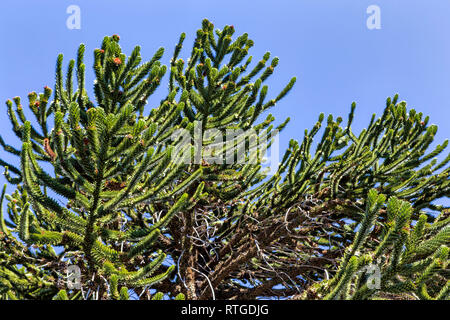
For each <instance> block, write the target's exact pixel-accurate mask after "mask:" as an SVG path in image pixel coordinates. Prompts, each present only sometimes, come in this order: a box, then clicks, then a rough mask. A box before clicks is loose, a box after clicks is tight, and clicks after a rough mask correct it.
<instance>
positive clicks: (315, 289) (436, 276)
mask: <svg viewBox="0 0 450 320" xmlns="http://www.w3.org/2000/svg"><path fill="white" fill-rule="evenodd" d="M385 200H386V197H385V196H384V195H383V194H378V192H377V191H376V190H374V189H372V190H371V191H370V192H369V194H368V198H367V202H366V210H365V213H364V218H363V219H362V221H361V223H360V225H359V230H358V232H357V233H356V235H355V238H354V240H353V242H352V244H351V245H350V246H348V247H347V249H346V252H345V254H344V256H343V258H342V260H341V261H340V264H339V267H338V269H337V273H336V274H335V276H334V277H333V278H332V279H330V280H325V281H322V282H320V283H317V284H315V285H313V286H311V287H309V288H308V290H305V291H304V292H303V293H302V295H300V296H299V297H298V298H303V299H306V298H308V299H325V300H329V299H347V300H352V299H355V300H362V299H401V300H415V299H424V300H432V299H433V300H441V299H448V298H449V295H450V292H449V285H450V280H449V279H448V278H449V272H448V271H449V270H448V268H447V267H448V263H449V247H448V244H449V242H450V225H449V222H450V217H449V216H448V214H447V215H445V214H441V215H439V216H437V217H436V218H435V219H433V221H432V222H431V223H429V222H427V221H428V217H427V216H426V215H425V214H422V215H420V217H419V219H418V221H417V223H416V224H415V225H414V226H412V225H411V215H412V213H413V207H412V206H411V204H410V203H408V202H406V201H403V200H399V199H398V198H397V197H395V196H392V197H391V198H390V199H389V201H388V203H387V205H384V203H385ZM383 208H384V209H383ZM382 212H385V213H386V220H385V221H384V223H383V224H381V225H380V227H379V228H377V225H376V224H375V222H376V220H377V217H378V215H380V214H381V213H382Z"/></svg>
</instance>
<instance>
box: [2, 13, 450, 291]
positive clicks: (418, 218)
mask: <svg viewBox="0 0 450 320" xmlns="http://www.w3.org/2000/svg"><path fill="white" fill-rule="evenodd" d="M234 32H235V30H234V27H233V26H226V27H225V28H224V29H222V30H214V26H213V25H212V23H210V22H209V21H207V20H204V21H203V24H202V28H201V29H200V30H198V31H197V37H196V39H195V42H194V46H193V48H192V52H191V55H190V57H189V59H187V61H186V62H185V61H184V60H183V59H181V58H179V55H180V53H181V49H182V44H183V41H184V38H185V35H184V34H182V35H181V37H180V40H179V42H178V44H177V45H176V47H175V52H174V55H173V57H172V59H171V61H170V74H169V76H168V81H167V82H168V92H167V95H166V96H165V98H164V99H162V100H161V102H160V103H159V104H158V105H152V109H151V110H150V111H149V112H148V114H146V111H145V109H144V107H145V106H146V104H147V99H148V98H149V97H150V96H151V95H152V93H154V91H155V90H156V89H157V87H158V86H159V85H160V83H161V81H163V76H164V74H165V73H166V67H165V66H163V65H162V64H161V63H160V61H159V60H160V58H161V56H162V54H163V49H159V50H158V51H157V52H156V54H155V55H154V56H153V58H152V59H151V60H150V61H148V62H145V63H141V56H140V54H139V47H136V48H135V49H134V50H133V52H132V53H131V55H130V56H129V57H128V58H127V57H126V56H125V54H123V53H122V51H121V48H120V46H119V44H118V42H119V37H118V36H117V35H114V36H112V37H105V39H104V40H103V43H102V47H101V49H97V50H95V52H94V56H95V59H94V71H95V75H96V81H95V84H94V95H95V102H93V101H91V99H89V98H88V93H87V91H86V89H85V80H84V79H85V76H84V74H85V65H84V63H83V56H84V50H85V47H84V46H83V45H81V46H80V48H79V50H78V56H77V59H76V61H74V60H71V61H70V62H69V66H68V69H67V74H66V77H65V81H64V79H63V71H62V55H60V56H59V57H58V60H57V66H56V84H55V90H54V98H53V100H52V101H50V97H51V94H52V90H51V89H50V88H48V87H45V88H44V93H43V94H40V95H39V96H38V95H37V94H36V93H31V94H29V107H30V109H31V111H32V112H33V114H34V116H35V118H36V119H35V120H34V121H33V123H32V122H30V121H29V120H27V119H26V117H25V114H24V112H23V109H22V105H21V101H20V99H19V98H14V99H13V100H14V104H15V109H14V107H13V102H12V101H9V100H8V101H7V108H8V115H9V118H10V120H11V123H12V125H13V130H14V133H15V134H16V135H17V136H18V137H19V138H20V139H21V141H22V146H21V148H20V149H16V148H14V147H12V146H10V145H8V144H6V143H5V142H4V141H3V139H1V138H0V144H1V145H2V146H3V148H4V150H5V151H7V152H10V153H12V154H15V155H17V156H19V157H20V168H19V167H17V166H14V165H12V164H9V163H6V162H5V161H3V160H0V164H2V165H3V166H4V167H5V177H6V178H7V180H8V181H9V183H11V184H14V185H17V187H16V190H15V191H14V192H13V193H12V195H6V196H5V189H4V191H3V194H2V197H1V199H2V202H3V199H4V198H5V197H6V199H7V200H8V203H7V206H6V212H7V214H8V217H7V218H6V216H5V217H4V215H3V211H2V214H1V216H0V223H1V224H0V227H1V232H2V233H1V241H0V295H1V297H2V298H5V299H15V298H17V299H46V298H56V299H127V298H129V293H133V294H135V295H136V296H138V297H139V298H141V299H149V298H152V299H160V298H162V297H163V296H164V295H165V296H166V297H169V298H178V299H181V298H184V297H186V298H188V299H215V298H220V299H255V298H260V297H268V296H270V297H291V298H307V299H316V298H317V299H328V298H330V299H331V298H334V299H341V298H355V299H368V298H377V297H378V298H380V297H381V298H382V297H386V296H387V295H394V297H399V296H400V295H401V294H403V295H407V296H408V297H413V298H438V299H443V298H446V297H448V270H446V266H447V262H448V248H447V246H448V244H449V242H450V233H449V232H450V230H449V221H450V220H449V219H450V218H449V217H448V213H447V212H446V211H445V209H446V208H444V207H443V206H441V205H438V204H436V200H438V199H440V198H442V197H446V196H448V195H449V193H450V192H449V191H450V187H449V177H448V176H449V170H450V168H449V166H448V162H449V161H450V155H448V156H447V157H446V158H445V159H444V160H443V161H441V162H439V163H438V161H437V160H436V159H435V157H437V156H438V155H439V154H440V153H442V152H443V150H444V149H445V148H446V146H447V144H448V142H447V141H446V142H445V143H444V144H442V145H439V146H438V147H436V148H435V150H433V151H431V152H429V153H427V150H428V148H429V146H430V144H431V143H432V142H433V139H434V135H435V134H436V131H437V127H436V126H435V125H431V126H428V118H425V119H422V118H423V115H422V114H421V113H416V111H415V110H413V109H412V110H410V111H409V112H407V110H406V103H405V102H398V101H397V100H398V97H397V96H395V97H394V99H388V100H387V105H386V108H385V109H384V112H383V115H382V116H381V117H380V118H378V119H376V116H375V115H373V117H372V119H371V121H370V123H369V125H368V127H367V128H366V129H364V130H363V131H362V132H361V133H360V134H355V133H354V132H353V130H352V128H351V124H352V120H353V114H354V111H355V104H353V105H352V109H351V112H350V114H349V117H348V121H347V124H346V125H345V126H342V122H343V119H342V118H341V117H338V118H336V119H334V117H333V116H331V115H330V116H329V117H328V119H327V121H326V122H327V123H326V128H325V130H323V132H322V137H321V138H320V139H319V140H318V141H317V143H316V144H315V146H314V147H315V148H314V149H315V150H314V151H313V150H312V149H313V138H314V137H315V136H316V135H317V134H318V133H319V131H320V128H321V126H322V123H323V120H324V115H323V114H321V115H320V116H319V121H318V122H317V123H316V124H315V125H314V127H313V128H312V130H311V131H305V135H304V139H303V141H302V143H298V142H296V141H293V140H292V141H291V142H290V145H289V148H288V150H287V151H286V153H285V154H284V157H283V158H282V161H281V162H280V164H279V166H278V167H277V170H276V172H275V173H274V174H271V175H269V174H268V171H267V170H266V169H267V168H265V167H266V166H265V164H264V157H263V154H264V151H265V149H266V148H267V147H269V146H271V143H272V141H273V138H274V135H275V134H276V133H277V132H278V131H281V130H282V129H283V128H284V127H285V125H286V124H287V122H288V120H289V119H287V120H286V121H284V122H283V123H282V124H281V125H279V126H277V127H275V126H274V124H273V122H274V120H275V119H274V117H273V116H272V115H270V114H269V115H268V116H266V118H265V120H263V121H259V120H258V119H259V117H260V116H261V115H262V113H263V112H265V111H267V110H268V109H269V108H271V107H273V106H274V105H275V104H276V103H277V102H278V101H279V100H280V99H282V98H283V97H284V96H285V95H286V94H287V93H288V92H289V90H290V89H291V88H292V86H293V85H294V82H295V78H293V79H292V80H291V81H290V82H289V83H288V84H287V86H286V87H285V88H284V89H283V90H282V91H281V92H280V93H279V94H278V95H277V96H276V97H275V98H272V99H268V98H267V93H268V86H267V85H263V83H264V81H265V80H266V79H267V78H268V77H269V76H271V75H272V73H273V71H274V68H275V67H276V66H277V64H278V58H273V59H272V60H271V61H270V62H269V59H270V53H269V52H267V53H266V54H265V55H264V56H263V58H262V59H261V60H260V61H258V62H257V63H256V64H255V65H254V66H252V67H251V62H252V57H251V56H250V57H248V50H249V49H250V48H251V47H252V46H253V41H252V40H250V39H249V38H248V35H247V34H243V35H241V36H238V37H237V38H235V40H233V39H232V36H233V35H234ZM74 73H75V75H76V79H77V87H76V89H74V86H73V78H74ZM50 122H52V124H51V126H52V128H51V129H49V125H50ZM230 132H233V133H236V132H238V133H239V134H233V135H232V136H231V138H230V135H229V133H230ZM249 132H250V134H249ZM180 133H181V134H180ZM191 137H194V138H193V139H191ZM224 137H225V140H226V143H223V138H224ZM43 164H45V165H46V167H50V168H52V171H49V170H46V169H44V167H43ZM11 173H12V174H11ZM375 189H376V190H375ZM378 193H380V194H378ZM381 194H382V195H381ZM386 198H388V201H387V205H386V204H385V203H386V202H385V200H386ZM366 199H367V200H366ZM364 207H365V210H364ZM438 213H439V215H438V216H437V214H438ZM413 225H414V228H413V229H412V231H410V227H412V226H413ZM375 261H380V262H379V268H380V272H381V275H380V279H379V280H380V283H379V284H380V285H379V288H378V289H376V290H374V289H372V288H370V287H367V284H366V283H365V282H364V280H365V279H367V275H365V274H364V273H362V272H361V270H363V269H364V268H367V267H368V266H369V265H370V264H371V263H372V262H375ZM69 265H76V266H78V268H79V270H80V271H81V287H80V288H67V286H66V283H65V282H64V281H62V280H63V278H62V275H64V270H66V268H67V267H68V266H69ZM330 278H331V279H330ZM390 297H391V296H390Z"/></svg>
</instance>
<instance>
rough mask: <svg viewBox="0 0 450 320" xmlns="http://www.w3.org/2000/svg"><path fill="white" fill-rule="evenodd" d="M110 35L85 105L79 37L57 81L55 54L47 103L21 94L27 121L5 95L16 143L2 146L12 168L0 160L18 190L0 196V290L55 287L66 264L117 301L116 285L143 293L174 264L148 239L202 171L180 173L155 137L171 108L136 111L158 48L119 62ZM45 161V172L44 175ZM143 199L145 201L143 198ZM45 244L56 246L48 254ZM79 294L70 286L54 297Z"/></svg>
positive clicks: (168, 124) (34, 291) (30, 293)
mask: <svg viewBox="0 0 450 320" xmlns="http://www.w3.org/2000/svg"><path fill="white" fill-rule="evenodd" d="M118 41H119V39H118V36H113V37H105V38H104V40H103V43H102V47H101V49H97V50H95V52H94V55H95V62H94V70H95V73H96V82H95V85H94V92H95V99H96V105H94V103H93V102H92V101H91V100H89V98H88V96H87V93H86V90H85V84H84V83H85V65H84V63H83V56H84V51H85V47H84V45H81V46H80V47H79V50H78V56H77V60H76V62H75V61H74V60H71V61H70V62H69V65H68V70H67V75H66V77H65V81H64V79H63V73H62V64H63V56H62V55H59V56H58V59H57V65H56V85H55V95H54V100H53V101H52V102H51V103H49V102H48V101H49V98H50V96H51V89H50V88H48V87H46V88H45V91H44V93H43V94H41V95H39V97H38V96H37V94H35V93H31V94H30V95H29V100H30V102H29V107H30V109H31V111H32V112H33V114H34V116H35V119H34V120H35V121H34V122H35V123H36V125H32V124H31V122H30V121H29V120H27V119H26V117H25V115H24V112H23V110H22V105H21V103H20V99H19V98H15V99H14V102H15V105H16V108H15V110H13V105H12V102H11V101H7V103H6V104H7V107H8V114H9V116H10V120H11V122H12V124H13V128H14V132H15V133H16V135H17V136H18V137H19V138H20V139H21V141H22V147H21V149H20V150H16V149H13V148H12V147H5V150H6V151H9V152H12V153H13V154H16V155H18V156H20V169H18V168H16V167H14V166H12V165H9V164H6V166H5V167H6V168H7V170H9V171H11V172H13V173H15V174H16V176H15V177H12V176H10V175H9V172H8V171H7V172H6V177H7V179H8V181H9V182H10V183H13V184H14V183H15V184H18V186H17V189H16V191H15V192H14V193H13V194H12V195H11V196H7V199H8V200H9V203H8V205H7V212H8V214H9V220H7V221H5V220H4V219H3V217H2V226H1V231H2V243H1V254H2V267H1V269H0V274H1V290H2V294H3V295H5V294H6V295H7V296H10V297H12V296H14V297H16V298H19V299H21V298H32V299H33V298H34V299H36V298H46V297H51V296H53V295H55V294H56V293H57V290H58V288H59V287H60V285H59V284H58V283H57V281H58V278H59V280H61V274H63V273H64V266H65V265H68V264H74V265H77V266H78V267H79V268H80V269H81V270H82V275H83V279H82V282H83V283H84V284H85V287H84V290H86V291H85V292H87V290H89V289H90V290H91V292H92V294H91V297H94V296H95V297H96V298H98V297H100V298H101V297H103V296H111V297H113V298H121V297H124V295H125V293H126V292H127V290H125V291H124V289H123V288H146V289H147V288H148V287H150V286H151V285H152V284H154V283H157V282H158V281H162V280H163V279H165V278H166V277H167V276H169V275H170V273H171V272H172V270H173V268H174V266H170V267H169V268H161V264H162V263H163V262H164V260H165V258H166V254H165V253H163V252H161V250H159V249H157V248H155V246H154V243H155V242H157V241H158V237H159V236H160V235H161V229H162V228H164V227H165V225H166V224H167V223H168V222H169V221H170V219H171V218H172V217H173V215H175V214H177V213H178V212H179V211H180V210H183V209H187V208H189V206H192V205H193V204H194V203H195V200H196V199H195V197H188V194H186V193H183V189H184V188H186V187H187V186H189V185H190V184H191V183H192V182H193V181H195V180H196V178H197V177H198V176H199V174H200V173H201V169H198V170H197V171H196V173H194V174H192V175H191V176H190V177H187V178H186V179H183V178H182V177H180V174H179V173H180V171H181V170H183V168H182V166H181V165H179V164H176V163H174V162H171V161H170V159H171V154H172V152H173V146H171V145H170V144H169V143H161V141H163V140H164V139H165V138H164V135H168V134H170V133H171V130H175V129H176V127H177V126H176V125H175V124H174V123H173V122H174V121H173V119H174V118H176V117H180V112H181V108H180V106H179V105H175V104H166V105H164V107H161V108H160V109H158V110H157V112H155V113H153V114H152V115H150V116H147V117H143V115H142V113H143V106H144V104H145V101H146V99H147V98H148V97H149V96H150V95H151V94H152V93H153V92H154V90H155V89H156V88H157V87H158V86H159V84H160V79H161V78H162V77H163V75H164V73H165V72H166V67H165V66H162V65H161V63H160V62H159V59H160V58H161V56H162V54H163V49H159V50H158V51H157V52H156V53H155V55H154V56H153V58H152V59H151V60H150V61H148V62H144V63H141V60H142V58H141V56H140V53H139V52H140V48H139V47H136V48H135V49H134V50H133V52H132V54H131V55H130V56H129V57H128V59H126V56H125V55H124V54H123V53H122V51H121V48H120V46H119V44H118ZM74 74H75V75H76V78H77V88H76V90H75V89H74V85H73V82H74V80H73V78H74ZM51 125H52V126H53V128H52V129H51V130H49V129H48V127H49V126H51ZM167 128H168V129H167ZM1 141H3V140H1ZM45 163H47V164H50V166H51V167H53V171H51V172H48V171H46V170H45V169H44V167H43V165H42V164H45ZM182 179H183V180H182ZM173 180H176V181H177V182H178V183H177V185H174V184H173ZM149 199H155V200H156V201H152V202H151V204H150V203H149V202H148V200H149ZM2 200H3V196H2ZM61 202H62V203H63V205H62V204H61ZM159 204H163V206H164V208H165V209H167V210H163V211H161V212H160V215H159V216H158V217H156V216H149V217H146V218H144V217H143V216H142V213H143V212H146V211H147V212H148V211H149V210H146V209H144V208H145V207H147V206H149V205H152V206H157V205H159ZM15 232H17V233H18V236H17V237H15V236H14V233H15ZM54 247H62V250H57V251H59V252H58V253H57V252H55V250H54ZM36 264H39V265H42V267H41V268H37V266H36ZM18 265H20V267H19V266H18ZM108 288H109V289H108ZM119 292H120V293H119ZM124 292H125V293H124ZM78 297H80V290H72V291H70V292H69V291H60V292H59V293H57V295H56V298H57V299H65V298H70V299H71V298H78ZM84 298H86V296H84Z"/></svg>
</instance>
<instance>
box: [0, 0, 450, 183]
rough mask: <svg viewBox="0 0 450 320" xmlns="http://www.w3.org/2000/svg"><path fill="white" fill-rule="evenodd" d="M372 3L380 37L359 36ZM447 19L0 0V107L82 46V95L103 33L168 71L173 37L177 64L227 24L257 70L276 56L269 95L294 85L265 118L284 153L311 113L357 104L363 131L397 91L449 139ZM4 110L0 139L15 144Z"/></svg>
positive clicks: (385, 9) (273, 7)
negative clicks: (178, 49)
mask: <svg viewBox="0 0 450 320" xmlns="http://www.w3.org/2000/svg"><path fill="white" fill-rule="evenodd" d="M73 4H75V5H78V6H80V8H81V29H80V30H69V29H68V28H67V27H66V20H67V18H68V16H69V14H67V13H66V9H67V7H68V6H69V5H73ZM369 5H378V6H379V7H380V8H381V29H380V30H369V29H368V28H367V27H366V19H367V18H368V14H367V13H366V9H367V7H368V6H369ZM449 16H450V1H447V0H427V1H424V0H422V1H418V0H396V1H392V0H370V1H366V0H339V1H336V0H309V1H306V0H290V1H287V0H277V1H275V0H271V1H269V0H258V1H250V0H240V1H236V0H227V1H211V0H209V1H207V0H185V1H174V0H170V1H144V0H142V1H137V0H127V1H115V0H95V1H88V0H84V1H77V0H71V1H65V0H53V1H50V0H41V1H32V0H29V1H23V0H14V1H9V0H2V1H1V2H0V37H1V43H2V47H1V50H0V102H1V104H3V103H4V101H5V100H6V99H8V98H12V97H14V96H21V97H22V99H23V101H26V99H27V98H26V97H27V93H28V92H30V91H37V92H42V88H43V87H44V86H45V85H49V86H50V87H53V85H54V67H55V61H56V56H57V54H58V53H60V52H62V53H64V56H65V63H66V64H65V66H66V65H67V62H68V60H69V59H71V58H75V57H76V50H77V47H78V45H79V44H80V43H85V44H86V45H87V61H86V64H87V71H88V78H87V79H88V81H87V85H88V86H90V85H91V84H92V81H93V72H92V68H91V66H92V51H93V50H94V49H95V48H97V47H99V46H100V44H101V40H102V38H103V37H104V36H105V35H112V34H119V35H120V36H121V42H120V44H121V46H122V48H123V49H124V51H125V52H127V53H131V50H132V48H133V47H134V46H135V45H138V44H139V45H141V47H142V53H143V56H144V57H145V58H147V59H149V58H150V57H151V56H152V55H153V53H154V51H155V50H156V49H157V48H158V47H160V46H163V47H165V48H166V49H167V50H166V54H165V56H164V59H163V62H165V63H167V62H168V60H169V58H170V56H171V53H172V50H173V47H174V45H175V44H176V41H177V40H178V36H179V34H180V33H181V32H186V33H187V35H188V37H187V39H186V41H185V44H186V45H185V51H183V52H182V55H181V56H182V57H186V56H187V55H188V54H189V53H190V49H191V43H192V39H193V36H194V35H195V31H196V30H197V29H198V28H199V27H200V25H201V21H202V19H203V18H208V19H210V20H211V21H212V22H213V23H214V24H215V26H216V27H222V26H223V25H225V24H232V25H234V26H235V29H236V31H237V34H241V33H243V32H247V33H249V35H250V38H252V39H253V40H254V41H255V47H254V48H253V49H252V50H251V52H250V53H251V54H252V55H253V56H254V57H255V60H256V61H258V60H259V58H260V57H261V56H262V55H263V53H264V52H265V51H266V50H268V51H271V52H272V54H273V56H278V57H279V58H280V64H279V67H278V68H277V70H276V72H275V74H274V75H273V76H272V78H271V80H270V82H269V84H270V85H271V86H270V90H269V93H270V92H271V93H272V94H273V95H276V94H277V93H278V91H279V90H280V89H281V88H282V87H283V86H284V85H285V84H286V83H287V82H288V81H289V79H290V78H291V77H292V76H296V77H297V79H298V80H297V84H296V85H295V87H294V89H293V91H292V92H291V93H290V94H289V95H288V96H287V97H286V98H285V99H284V100H282V101H281V102H280V103H279V104H278V105H277V107H276V108H274V109H272V112H273V114H274V115H275V117H276V118H277V119H279V121H281V120H282V119H284V118H286V117H288V116H289V117H291V119H292V120H291V122H290V124H289V125H288V127H287V128H286V129H285V130H284V131H283V133H282V138H281V142H282V148H283V149H284V148H285V147H286V145H287V142H288V140H289V139H290V138H295V139H297V140H301V139H302V136H303V131H304V129H305V128H310V127H311V126H312V125H313V124H314V123H315V121H316V120H317V116H318V114H319V113H320V112H324V113H325V114H329V113H333V114H335V115H341V116H344V117H346V116H347V114H348V111H349V107H350V104H351V102H352V101H356V102H357V103H358V107H357V115H356V118H355V122H354V123H355V125H356V127H359V128H362V127H365V126H366V124H367V123H368V121H369V119H370V115H371V114H372V113H373V112H376V113H377V114H380V113H381V112H382V109H383V107H384V105H385V100H386V97H388V96H392V95H393V94H395V93H397V92H398V93H399V94H400V99H401V100H406V101H407V102H408V105H409V106H410V107H411V106H412V107H414V108H416V110H418V111H422V112H424V113H425V114H428V115H430V117H431V123H436V124H438V125H439V131H438V134H437V140H438V141H439V142H441V141H443V140H444V139H445V138H449V137H450V128H449V126H448V125H447V123H448V119H449V118H450V37H449V31H450V19H449ZM163 90H164V88H161V90H160V92H161V91H163ZM149 102H150V104H152V103H157V102H159V99H153V100H152V99H150V101H149ZM24 105H25V103H24ZM2 110H4V111H5V109H2ZM4 111H2V112H0V121H1V124H2V126H1V129H0V131H1V134H2V136H3V137H4V138H5V140H7V141H8V142H10V143H12V144H13V145H16V146H18V144H17V143H18V140H17V139H15V138H14V137H12V135H11V133H10V124H9V121H8V120H7V116H6V112H4ZM445 119H447V120H445ZM1 154H2V157H4V158H6V159H12V158H11V157H9V156H5V153H4V152H3V151H1ZM16 163H17V162H16ZM3 181H4V179H3V177H0V182H2V183H3ZM8 191H11V189H8Z"/></svg>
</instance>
